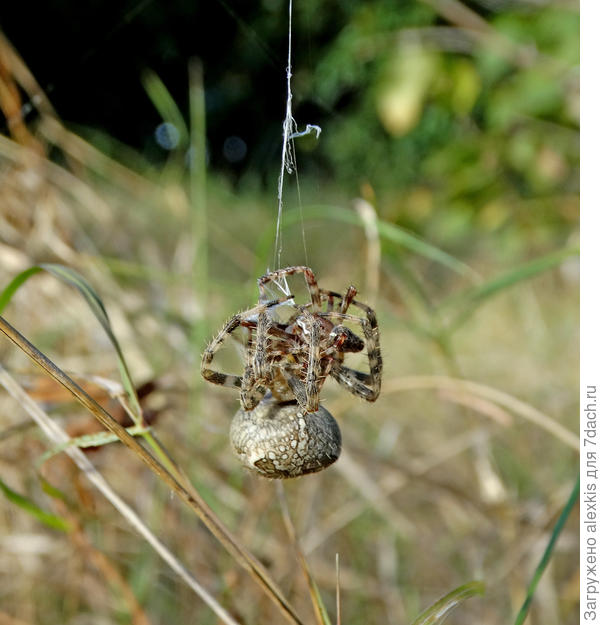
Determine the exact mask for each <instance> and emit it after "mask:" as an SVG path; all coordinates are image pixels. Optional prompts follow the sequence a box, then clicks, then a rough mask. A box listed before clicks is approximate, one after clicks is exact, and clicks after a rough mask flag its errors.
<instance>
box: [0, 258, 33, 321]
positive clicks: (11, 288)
mask: <svg viewBox="0 0 600 625" xmlns="http://www.w3.org/2000/svg"><path fill="white" fill-rule="evenodd" d="M40 271H42V268H41V267H38V266H35V267H30V268H29V269H26V270H25V271H22V272H21V273H20V274H18V275H16V276H15V277H14V278H13V279H12V280H11V281H10V282H9V284H8V286H6V287H5V288H4V290H3V291H2V292H1V293H0V314H2V312H3V311H4V309H5V308H6V307H7V306H8V304H9V302H10V300H11V299H12V297H13V295H14V294H15V293H16V292H17V291H18V290H19V288H20V287H21V285H22V284H24V283H25V282H27V280H29V278H31V276H33V275H35V274H36V273H39V272H40Z"/></svg>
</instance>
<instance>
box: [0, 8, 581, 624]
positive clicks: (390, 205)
mask: <svg viewBox="0 0 600 625" xmlns="http://www.w3.org/2000/svg"><path fill="white" fill-rule="evenodd" d="M57 2H58V0H57ZM177 6H178V7H179V9H178V10H181V12H182V13H179V14H178V15H179V16H181V15H182V14H183V13H185V11H184V8H185V7H187V4H186V3H185V2H181V3H180V4H178V5H177ZM219 6H220V7H223V6H224V7H225V8H226V9H227V12H228V13H227V15H229V18H228V19H229V20H230V22H228V24H229V30H230V33H229V34H228V36H229V37H230V39H229V40H228V41H229V42H230V43H231V45H230V46H229V47H228V46H223V45H222V43H223V42H219V47H218V49H216V47H215V45H214V41H215V40H213V46H212V48H210V50H206V54H204V50H203V49H201V50H200V51H199V52H200V53H199V52H198V51H197V50H196V51H195V50H191V49H190V47H189V45H188V44H186V41H187V39H186V36H187V35H186V33H187V30H182V35H181V38H180V39H178V38H176V37H175V34H174V31H170V29H169V28H167V27H164V28H163V29H162V30H161V33H160V34H158V35H157V38H156V48H157V49H158V48H160V49H162V50H164V49H165V38H167V39H168V40H169V41H173V46H174V47H173V50H174V52H173V54H172V57H171V58H172V59H175V60H174V61H171V62H173V63H174V62H175V61H176V62H177V63H178V64H179V73H178V74H177V75H176V76H175V78H173V76H172V75H171V74H170V73H169V72H168V71H167V70H168V67H166V66H164V65H160V63H159V62H158V61H156V63H153V61H154V60H156V59H157V58H158V57H157V52H156V49H155V48H154V47H152V46H149V49H148V50H147V57H146V61H144V62H143V63H142V64H143V66H144V71H143V72H142V73H141V74H140V75H139V82H138V83H137V85H139V89H140V90H142V93H143V97H144V98H145V99H146V102H147V106H148V109H145V110H146V112H145V113H144V114H143V115H140V119H139V120H138V126H137V127H138V128H140V127H141V128H146V133H147V138H146V139H144V140H142V139H140V137H139V136H136V135H135V134H134V135H129V136H127V135H123V134H121V133H120V130H119V128H118V127H111V126H110V123H109V122H107V123H106V124H104V123H103V121H102V120H101V118H98V119H97V120H96V121H95V122H94V120H92V119H89V120H83V119H80V120H79V121H80V124H79V125H77V124H73V123H66V122H64V121H63V115H62V114H61V112H62V111H61V108H60V107H59V108H58V112H57V111H55V109H54V108H53V105H52V103H51V101H52V102H53V101H54V100H55V96H56V99H59V100H60V98H61V97H62V96H61V95H60V84H61V83H60V81H58V83H57V84H58V86H57V87H56V92H55V94H54V93H51V94H50V96H49V97H47V96H46V95H45V94H44V90H43V89H42V88H41V87H40V85H39V84H38V82H37V80H36V75H34V73H33V72H32V71H31V70H30V69H29V68H28V66H27V64H26V63H25V62H24V61H23V60H22V59H21V57H20V56H19V53H18V52H17V51H16V50H15V48H13V46H12V45H11V43H9V41H8V40H7V39H4V37H1V38H0V109H1V110H2V112H3V114H4V118H5V125H4V132H3V134H0V311H1V314H2V316H3V317H4V318H5V319H6V320H7V321H8V322H9V324H7V323H6V322H4V321H2V324H1V327H0V329H2V331H3V332H4V334H3V335H0V363H1V365H0V385H1V386H2V387H3V388H4V389H5V390H6V391H7V392H6V393H5V392H4V391H2V392H0V502H1V503H0V528H1V530H0V535H2V536H3V538H2V546H3V548H2V549H1V550H0V567H1V570H2V571H4V572H5V573H6V572H9V573H10V574H6V575H3V576H2V577H3V584H2V588H1V589H0V621H3V620H6V622H14V623H22V622H26V623H39V624H40V625H54V624H55V623H73V624H74V623H105V622H106V623H115V622H122V623H136V624H140V625H141V624H145V623H162V622H180V623H218V622H227V623H234V622H237V623H281V622H288V621H289V622H301V623H313V622H317V623H328V622H335V620H336V614H337V613H338V610H339V615H340V616H339V618H340V622H341V623H344V624H345V625H351V624H353V623H356V624H358V623H371V622H373V623H374V622H377V623H390V624H391V623H394V624H397V623H402V624H404V623H406V624H408V623H415V624H416V625H424V624H434V623H440V622H442V620H443V619H446V620H445V622H447V623H453V622H455V623H459V622H460V623H463V624H467V625H468V624H473V625H475V624H481V623H485V624H486V625H501V624H502V625H504V624H508V623H523V622H524V618H525V616H526V612H527V610H528V611H529V616H528V619H529V620H528V621H527V622H528V623H530V624H531V625H537V624H543V625H558V624H560V625H572V624H575V623H577V622H578V620H577V619H578V603H577V602H578V593H579V584H578V537H577V527H576V522H575V520H574V519H572V518H571V517H570V516H569V513H570V511H571V510H572V508H573V506H574V504H575V501H576V494H577V490H576V487H575V488H574V484H576V483H577V482H576V473H577V465H578V456H577V451H578V441H577V437H576V435H575V434H574V432H575V431H576V424H577V406H578V392H577V389H578V372H577V362H578V349H577V338H578V337H577V322H578V271H577V267H578V266H577V223H578V204H577V192H578V189H577V179H578V172H577V151H578V132H577V123H578V102H577V94H578V76H577V63H578V56H577V55H578V40H577V37H578V14H577V7H576V6H575V5H571V3H569V2H567V1H560V0H553V1H551V2H547V3H535V4H534V3H527V2H504V1H502V0H485V1H484V0H480V1H479V2H471V3H469V4H468V5H467V4H463V3H461V2H438V1H437V0H426V1H425V0H423V1H422V2H417V1H416V0H415V1H408V2H405V3H397V2H388V1H387V0H376V1H374V2H369V3H364V2H344V3H333V2H329V1H328V0H325V1H321V2H319V3H317V2H314V1H312V0H311V1H306V2H302V3H298V6H297V7H295V12H294V27H293V38H294V39H293V41H294V55H293V64H294V68H293V71H294V79H293V82H292V86H293V89H294V99H293V106H294V116H295V118H296V120H297V122H298V125H299V126H300V127H301V128H303V127H304V125H305V124H306V123H312V124H319V125H320V126H321V127H322V128H323V133H322V135H321V137H320V138H319V139H318V140H317V139H315V137H314V135H312V136H307V137H303V138H299V139H297V140H296V142H295V147H296V155H297V160H298V185H299V186H298V189H296V188H295V187H296V182H295V180H294V178H295V177H294V176H286V179H285V181H284V182H285V195H284V210H283V216H282V217H283V218H282V224H281V228H282V242H283V248H282V249H283V252H282V263H283V264H309V265H310V266H311V267H312V268H313V269H314V271H315V273H316V275H317V277H318V280H319V283H320V285H322V286H323V287H324V288H330V289H333V290H337V291H342V290H344V289H345V288H346V287H347V286H348V285H349V284H354V285H356V287H357V288H358V289H359V293H360V296H359V297H360V299H361V300H362V301H367V302H368V303H369V304H370V305H372V306H373V307H374V308H375V309H376V311H377V314H378V319H379V322H380V327H381V337H382V348H383V361H384V382H383V389H382V394H381V397H380V398H379V400H378V401H377V403H375V404H373V405H371V404H366V403H364V402H360V401H358V400H357V399H356V398H355V397H354V396H352V395H349V394H348V393H344V392H342V391H340V389H339V388H336V386H335V385H334V384H333V383H331V382H328V383H327V384H326V386H325V389H324V392H323V395H322V398H323V401H324V402H325V405H326V407H327V409H328V410H329V411H330V412H331V413H332V414H333V415H334V416H335V417H336V418H337V420H338V422H339V423H340V427H341V430H342V435H343V440H344V446H343V453H342V456H341V458H340V459H339V461H338V462H337V463H335V464H334V465H332V467H330V468H329V469H327V470H325V471H323V472H321V473H318V474H315V475H311V476H306V477H303V478H301V479H298V480H290V481H285V482H277V483H275V482H271V481H268V480H262V479H259V478H257V477H255V476H253V475H250V474H249V473H246V472H245V471H244V470H243V469H242V468H241V467H240V466H239V465H238V464H237V463H236V460H235V458H234V456H233V454H232V453H231V450H230V448H229V442H228V431H229V423H230V422H231V418H232V417H233V415H234V413H235V411H236V410H237V408H238V406H239V403H238V397H237V396H236V393H235V392H233V391H230V390H227V389H223V388H218V387H213V386H210V385H208V384H207V383H205V382H204V381H203V380H202V379H201V377H200V375H199V370H200V366H199V365H200V359H201V357H202V352H203V349H204V346H205V345H206V342H207V340H208V338H209V337H210V336H211V335H213V334H214V333H215V332H216V331H217V330H218V329H219V328H220V327H221V324H222V323H223V322H224V321H225V320H226V319H228V318H229V317H230V316H231V315H232V314H233V313H234V312H236V311H238V310H241V309H246V308H248V307H249V306H251V305H252V304H253V303H255V302H256V300H257V289H256V278H257V277H258V276H260V275H261V274H263V273H264V272H265V270H266V269H267V267H273V262H274V260H273V259H274V258H275V256H274V241H275V234H276V224H277V198H276V187H277V174H278V168H279V162H278V159H279V155H280V150H281V145H280V144H279V146H278V142H280V140H281V118H282V116H283V108H284V104H285V94H284V93H283V91H282V87H283V84H284V80H283V78H284V70H285V54H284V53H283V52H281V51H283V50H284V49H285V46H286V45H287V25H286V19H287V10H286V9H287V7H286V6H284V3H282V2H266V1H265V2H263V3H262V4H260V5H259V4H256V6H253V7H252V8H248V7H243V8H238V7H233V6H232V5H230V4H228V3H221V4H220V5H219ZM188 9H189V7H188ZM164 10H165V9H164V8H161V7H158V6H154V4H153V3H150V5H149V6H148V7H145V5H144V6H141V7H140V9H139V13H138V14H137V15H138V17H136V18H135V19H136V20H137V21H135V20H133V18H131V19H132V20H133V21H132V23H134V25H135V24H142V25H144V26H145V27H146V26H147V24H148V23H149V22H153V21H156V20H157V19H159V18H161V13H160V12H161V11H164ZM187 14H188V15H189V11H188V13H187ZM163 17H164V16H163ZM205 17H206V16H205ZM128 19H129V18H128ZM190 19H191V18H190ZM196 19H198V17H197V16H195V17H194V20H196ZM205 21H206V20H205ZM208 21H209V22H210V20H208ZM9 22H10V20H8V22H6V23H9ZM159 22H160V20H159ZM6 23H5V22H3V25H4V28H5V34H6V35H8V37H9V38H10V37H11V31H10V28H8V26H7V25H6ZM160 23H162V24H163V25H165V24H170V23H172V22H169V21H168V20H167V19H166V18H165V20H163V21H162V22H160ZM190 24H193V22H190ZM220 24H222V22H221V21H217V22H216V26H215V29H216V31H215V33H216V35H217V36H218V33H221V32H224V30H222V25H221V26H219V25H220ZM203 27H204V28H208V26H203ZM188 28H191V26H190V25H188ZM107 30H108V31H109V32H112V31H110V29H107ZM173 38H174V39H173ZM16 39H18V37H17V38H16ZM203 45H204V44H203ZM209 47H210V46H209ZM224 51H225V52H224ZM195 54H196V55H198V54H199V56H200V58H201V59H202V64H201V63H200V61H199V60H197V59H195V58H193V57H194V55H195ZM94 67H95V66H90V65H88V66H87V67H86V66H85V65H82V70H84V71H86V72H92V73H93V71H92V70H93V69H94ZM183 67H185V68H187V76H186V79H185V86H183V85H182V81H183V79H182V75H183V71H182V68H183ZM98 71H100V70H98ZM235 77H237V78H238V80H234V79H233V78H235ZM240 77H241V78H240ZM88 79H89V77H88ZM92 79H94V80H96V82H97V85H101V84H104V83H103V81H102V80H101V77H100V76H98V75H94V76H92ZM179 79H180V80H179ZM178 80H179V82H178ZM257 81H261V82H258V83H257ZM278 81H279V82H278ZM44 84H45V83H44ZM257 85H260V86H262V85H264V90H263V91H264V93H262V92H261V93H259V92H260V91H261V90H260V89H257ZM109 87H110V86H109ZM109 87H105V88H106V89H109ZM98 88H100V87H99V86H98ZM136 88H137V87H136ZM113 95H114V94H113ZM217 96H219V97H217ZM69 97H70V98H71V99H72V98H76V97H77V92H72V93H70V95H69ZM126 100H127V98H123V101H126ZM31 106H32V107H33V108H34V113H35V114H33V115H28V116H27V117H26V118H25V119H23V118H22V116H21V115H20V113H21V112H22V111H27V110H28V108H29V107H31ZM132 109H133V107H132ZM147 110H151V113H147ZM98 120H100V121H98ZM240 120H243V123H241V122H240ZM75 121H77V120H75ZM84 121H85V122H86V125H85V126H83V125H82V123H83V122H84ZM162 123H165V124H167V125H166V126H165V125H162V126H159V125H160V124H162ZM95 124H96V125H95ZM97 124H100V125H97ZM155 127H159V128H160V130H158V129H157V132H158V133H161V132H162V133H164V134H163V136H159V135H155V134H154V129H155ZM140 136H143V133H142V135H140ZM154 137H158V138H159V139H160V140H161V142H162V145H163V146H166V147H168V149H165V148H164V147H160V145H159V144H158V143H157V142H156V141H155V139H154ZM227 138H234V139H236V138H237V139H241V140H242V142H243V144H244V145H245V146H246V150H247V152H244V156H243V157H242V158H241V159H238V160H235V159H236V158H237V156H236V157H235V158H233V157H232V154H233V155H234V156H235V154H237V155H238V156H239V155H240V154H241V153H242V152H243V150H242V152H240V151H238V152H237V153H236V152H235V149H236V146H237V149H241V144H239V143H237V144H236V143H235V141H234V142H233V143H231V142H230V143H229V144H228V145H229V148H231V150H233V152H231V151H228V150H223V146H224V141H225V139H227ZM124 141H129V143H130V144H132V145H131V146H128V145H126V144H125V143H124ZM277 146H278V147H277ZM228 155H229V156H228ZM11 326H13V327H14V328H16V330H18V332H17V333H16V332H15V331H14V330H13V329H11ZM19 333H20V334H21V335H23V336H20V335H19ZM4 335H6V336H7V337H8V338H10V339H11V341H9V340H4V338H3V337H4ZM25 337H26V338H25ZM27 356H29V358H27ZM31 359H33V362H36V363H37V365H40V366H41V367H42V368H41V369H40V367H39V366H36V365H34V364H33V363H32V360H31ZM220 362H222V363H223V365H224V366H225V365H228V366H229V367H236V366H237V367H238V368H239V367H241V363H240V362H239V360H238V359H237V356H236V353H235V350H233V349H232V350H230V353H229V354H227V353H225V354H224V358H223V360H222V361H220ZM357 365H359V366H360V365H361V363H360V362H357ZM362 365H363V366H364V365H365V363H362ZM32 400H33V401H32ZM94 417H96V418H94ZM111 417H112V419H111ZM142 417H143V419H142ZM113 419H114V421H113ZM101 423H102V425H101ZM146 425H150V426H151V429H148V428H147V427H146ZM104 428H108V429H109V430H110V433H106V432H105V433H104V434H102V435H101V437H98V432H100V431H101V430H102V429H104ZM126 428H127V429H126ZM128 432H129V433H130V434H134V435H135V436H129V434H128ZM69 437H70V438H76V437H85V438H83V439H82V438H78V440H79V442H80V443H81V444H82V445H85V446H82V447H81V448H78V447H76V446H75V445H74V444H72V443H70V442H69ZM117 439H120V441H122V443H124V444H122V443H121V442H112V443H110V444H108V441H117ZM101 443H106V444H101ZM100 444H101V445H100ZM90 445H93V446H92V447H90ZM140 460H141V462H140ZM148 469H150V471H149V470H148ZM157 478H158V479H157ZM199 521H200V522H199ZM337 558H339V563H338V561H337ZM483 584H485V597H484V599H483V600H482V599H481V598H479V597H473V598H469V597H472V596H473V595H476V594H477V593H481V592H482V591H483V587H482V585H483ZM440 597H445V598H444V599H442V600H441V602H440V603H435V602H436V601H438V600H439V599H440ZM467 598H468V600H467V601H465V602H464V603H461V604H460V606H458V607H457V608H456V609H455V611H454V612H452V613H451V614H450V615H448V614H447V613H448V611H449V609H450V607H451V606H453V605H454V604H455V603H457V602H459V601H462V600H463V599H467ZM524 603H525V608H524V610H522V611H521V613H519V612H520V610H521V608H522V606H523V604H524ZM429 606H431V607H430V608H429ZM419 615H420V616H419ZM453 619H455V620H454V621H453Z"/></svg>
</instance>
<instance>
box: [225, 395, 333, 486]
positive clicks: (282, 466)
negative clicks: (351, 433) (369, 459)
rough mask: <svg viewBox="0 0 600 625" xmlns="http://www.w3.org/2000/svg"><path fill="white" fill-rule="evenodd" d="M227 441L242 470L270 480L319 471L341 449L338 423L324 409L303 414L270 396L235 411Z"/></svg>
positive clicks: (320, 407) (301, 411)
mask: <svg viewBox="0 0 600 625" xmlns="http://www.w3.org/2000/svg"><path fill="white" fill-rule="evenodd" d="M230 440H231V445H232V447H233V449H234V451H235V453H236V454H237V456H238V458H239V459H240V461H241V462H242V464H243V465H244V466H245V467H247V468H248V469H251V470H252V471H254V472H255V473H258V474H259V475H262V476H263V477H270V478H290V477H298V476H300V475H305V474H307V473H315V472H317V471H321V470H322V469H324V468H326V467H328V466H329V465H330V464H332V463H333V462H335V461H336V460H337V459H338V458H339V455H340V453H341V449H342V435H341V433H340V429H339V427H338V424H337V422H336V420H335V419H334V418H333V416H332V415H331V414H330V413H329V412H328V411H327V410H325V408H323V407H322V406H319V407H318V409H317V411H316V412H312V413H306V412H305V411H303V410H302V408H301V407H300V406H299V405H298V404H297V403H296V402H293V403H284V404H282V403H279V402H277V401H276V400H275V399H274V398H273V397H271V396H269V397H267V398H265V399H263V400H262V401H261V402H260V403H259V404H258V406H257V407H256V408H255V409H254V410H250V411H246V410H243V409H240V410H238V412H237V414H236V415H235V417H234V418H233V421H232V423H231V429H230Z"/></svg>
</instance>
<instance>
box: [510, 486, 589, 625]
mask: <svg viewBox="0 0 600 625" xmlns="http://www.w3.org/2000/svg"><path fill="white" fill-rule="evenodd" d="M578 498H579V475H577V479H576V480H575V484H574V486H573V490H572V491H571V494H570V496H569V499H568V501H567V503H566V504H565V507H564V508H563V511H562V512H561V514H560V516H559V517H558V521H556V525H555V526H554V529H553V530H552V536H550V540H549V541H548V544H547V545H546V549H545V550H544V555H543V556H542V559H541V560H540V563H539V564H538V566H537V568H536V570H535V572H534V574H533V578H532V579H531V582H530V583H529V587H528V588H527V596H526V597H525V601H524V602H523V605H522V606H521V609H520V610H519V613H518V614H517V618H516V619H515V625H523V623H524V622H525V619H526V618H527V613H528V612H529V606H530V605H531V602H532V601H533V595H534V593H535V589H536V588H537V585H538V583H539V581H540V579H541V578H542V575H543V574H544V570H545V569H546V567H547V566H548V562H550V558H551V556H552V552H553V551H554V547H555V545H556V541H557V540H558V537H559V536H560V533H561V532H562V530H563V528H564V526H565V523H566V522H567V519H568V518H569V515H570V514H571V511H572V510H573V507H574V506H575V504H576V503H577V499H578Z"/></svg>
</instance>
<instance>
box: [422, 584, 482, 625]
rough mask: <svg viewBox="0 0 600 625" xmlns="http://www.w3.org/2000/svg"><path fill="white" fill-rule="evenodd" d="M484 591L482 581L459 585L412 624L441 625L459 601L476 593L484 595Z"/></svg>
mask: <svg viewBox="0 0 600 625" xmlns="http://www.w3.org/2000/svg"><path fill="white" fill-rule="evenodd" d="M484 592H485V586H484V584H483V583H482V582H469V583H468V584H464V586H459V587H458V588H456V589H455V590H453V591H452V592H450V593H448V594H447V595H445V596H444V597H442V598H441V599H440V600H439V601H436V602H435V603H434V604H433V605H432V606H431V607H430V608H428V609H427V610H425V612H422V613H421V614H420V615H419V616H418V617H417V620H416V621H413V623H412V625H440V624H441V623H443V622H444V620H445V619H446V617H447V616H448V614H449V613H450V611H451V610H452V609H454V608H455V607H456V606H457V605H458V604H459V603H462V602H463V601H465V599H469V598H470V597H474V596H475V595H483V594H484Z"/></svg>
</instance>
